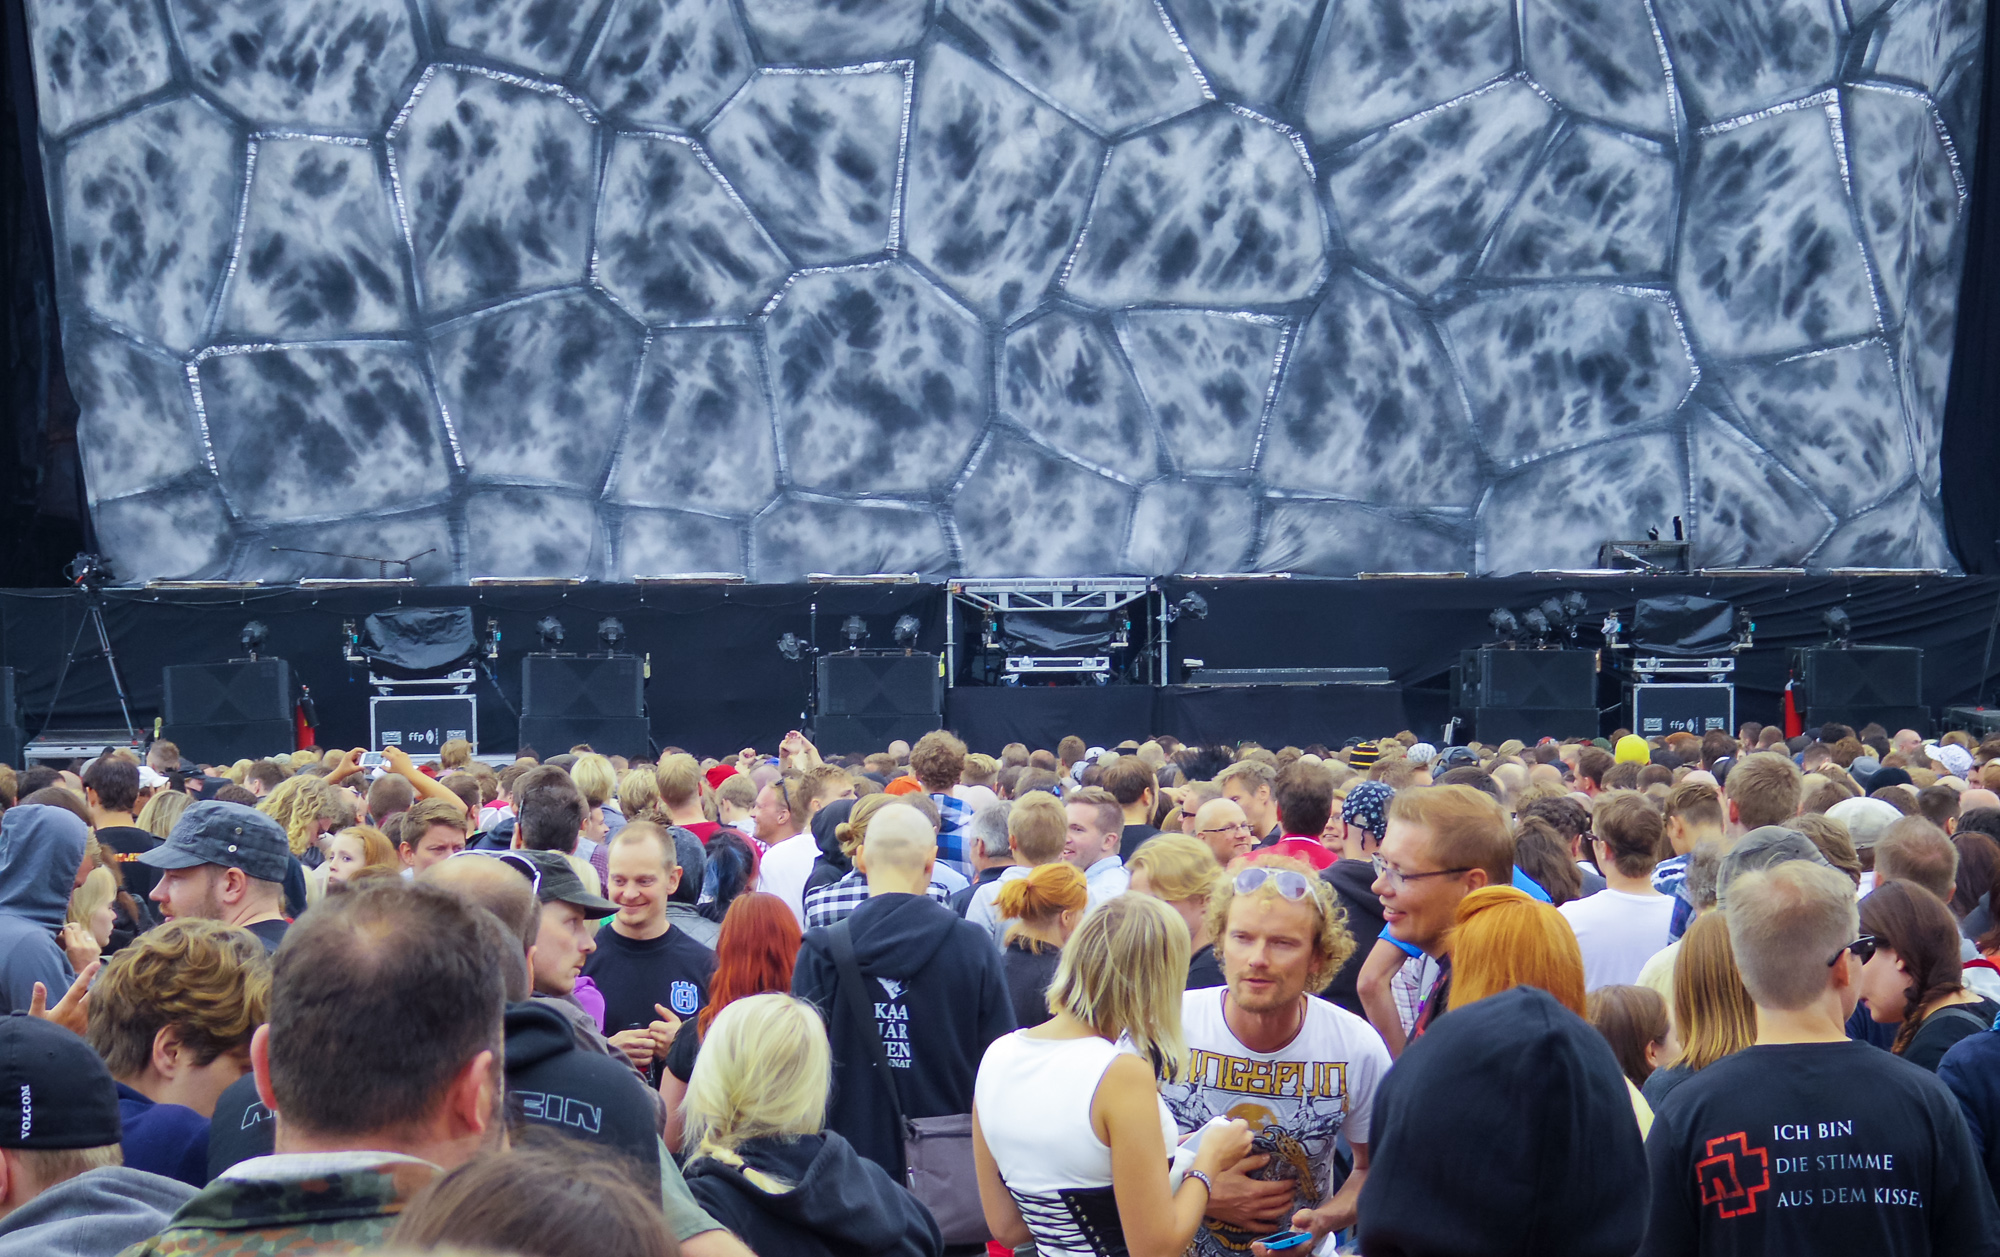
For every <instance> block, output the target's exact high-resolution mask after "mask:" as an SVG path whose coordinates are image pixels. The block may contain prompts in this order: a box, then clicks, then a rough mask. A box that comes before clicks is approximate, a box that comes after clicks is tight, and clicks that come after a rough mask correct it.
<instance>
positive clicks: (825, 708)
mask: <svg viewBox="0 0 2000 1257" xmlns="http://www.w3.org/2000/svg"><path fill="white" fill-rule="evenodd" d="M938 659H939V657H938V656H937V655H921V654H910V655H906V654H904V653H903V652H901V651H887V650H884V651H872V650H857V651H842V652H841V653H839V654H833V655H821V656H820V658H819V714H820V716H821V722H820V727H821V728H825V727H826V725H825V719H824V718H825V717H827V716H938V715H940V714H942V713H943V711H944V678H943V676H942V675H941V674H940V673H939V670H938ZM937 727H938V726H937V725H935V724H932V725H928V726H926V728H930V729H935V728H937ZM889 740H890V741H893V740H894V739H893V738H891V739H889ZM822 749H824V748H822ZM870 749H871V750H881V749H882V748H881V747H879V746H878V747H871V748H870ZM843 754H844V752H843Z"/></svg>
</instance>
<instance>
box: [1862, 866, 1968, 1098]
mask: <svg viewBox="0 0 2000 1257" xmlns="http://www.w3.org/2000/svg"><path fill="white" fill-rule="evenodd" d="M1861 934H1862V940H1861V942H1859V943H1857V944H1856V945H1855V947H1854V954H1855V956H1856V957H1857V958H1859V959H1860V960H1862V961H1863V963H1862V966H1861V994H1862V997H1863V998H1865V999H1866V1000H1867V1001H1868V1014H1869V1016H1871V1017H1873V1018H1874V1019H1875V1020H1876V1021H1878V1022H1882V1023H1885V1024H1889V1025H1894V1024H1895V1023H1897V1022H1901V1023H1902V1028H1901V1029H1900V1030H1898V1031H1897V1032H1896V1041H1895V1042H1894V1043H1893V1044H1891V1045H1890V1047H1889V1050H1890V1051H1892V1052H1894V1053H1895V1054H1896V1055H1898V1056H1900V1057H1902V1058H1903V1059H1904V1060H1906V1061H1908V1062H1910V1063H1911V1064H1912V1065H1921V1066H1923V1067H1924V1068H1925V1069H1929V1070H1935V1069H1936V1068H1937V1067H1938V1062H1939V1061H1940V1060H1942V1059H1944V1054H1945V1052H1946V1051H1947V1050H1949V1049H1950V1048H1951V1046H1952V1044H1954V1043H1957V1042H1958V1041H1959V1040H1960V1039H1963V1038H1966V1037H1967V1036H1969V1035H1974V1034H1978V1033H1979V1032H1980V1031H1982V1030H1984V1029H1986V1028H1987V1027H1988V1026H1991V1025H1992V1024H1993V1019H1994V1017H1995V1016H2000V1004H1995V1003H1994V1002H1993V1001H1992V1000H1990V999H1985V998H1983V997H1981V996H1979V995H1977V994H1975V993H1974V992H1972V991H1969V990H1967V989H1966V987H1965V984H1964V981H1963V979H1962V977H1961V974H1962V969H1961V966H1960V962H1959V958H1958V956H1959V946H1958V940H1959V934H1958V923H1957V922H1956V921H1955V920H1954V919H1953V918H1952V915H1951V909H1949V908H1947V907H1945V906H1944V904H1943V903H1941V902H1940V901H1939V900H1938V897H1937V896H1936V895H1933V894H1932V893H1931V892H1929V891H1927V890H1925V889H1924V888H1923V887H1921V886H1918V885H1916V884H1914V883H1912V882H1906V881H1902V880H1900V879H1899V880H1897V881H1892V882H1884V883H1882V884H1881V885H1879V886H1877V887H1876V888H1875V889H1874V891H1873V892H1872V893H1870V894H1869V896H1868V897H1867V898H1866V899H1863V900H1862V901H1861Z"/></svg>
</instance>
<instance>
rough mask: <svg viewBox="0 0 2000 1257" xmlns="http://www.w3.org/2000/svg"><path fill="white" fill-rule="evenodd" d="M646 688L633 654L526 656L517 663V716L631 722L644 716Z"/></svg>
mask: <svg viewBox="0 0 2000 1257" xmlns="http://www.w3.org/2000/svg"><path fill="white" fill-rule="evenodd" d="M645 687H646V676H645V664H644V661H643V660H641V659H640V658H639V657H638V656H637V655H611V656H598V657H596V658H590V657H586V656H582V655H529V656H527V657H526V658H524V659H522V660H521V715H522V717H523V718H526V717H528V716H563V717H569V718H572V719H611V720H632V719H636V718H637V717H639V716H642V715H644V714H645V711H646V694H645ZM537 749H541V748H539V747H538V748H537ZM565 749H567V748H565ZM549 753H550V754H555V752H553V751H551V752H549Z"/></svg>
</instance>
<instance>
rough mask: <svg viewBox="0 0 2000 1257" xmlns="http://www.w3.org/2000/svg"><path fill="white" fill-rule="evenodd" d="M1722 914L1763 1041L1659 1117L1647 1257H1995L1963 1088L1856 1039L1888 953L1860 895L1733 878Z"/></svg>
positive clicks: (1797, 869) (1650, 1154)
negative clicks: (1869, 969)
mask: <svg viewBox="0 0 2000 1257" xmlns="http://www.w3.org/2000/svg"><path fill="white" fill-rule="evenodd" d="M1752 758H1759V757H1752ZM1746 762H1748V761H1746ZM1761 832H1763V831H1755V832H1753V833H1752V834H1751V835H1749V837H1750V838H1754V837H1756V836H1757V833H1761ZM1745 841H1748V838H1746V839H1745ZM1732 854H1733V853H1732ZM1725 863H1727V861H1725ZM1726 871H1727V870H1725V873H1726ZM1720 908H1721V911H1722V912H1723V914H1724V916H1725V917H1726V918H1727V920H1728V922H1729V944H1730V947H1731V949H1732V951H1733V952H1734V953H1735V959H1736V968H1737V972H1738V973H1739V974H1740V975H1741V976H1742V979H1743V986H1744V989H1746V990H1747V991H1749V993H1750V998H1751V999H1752V1000H1753V1001H1755V1002H1756V1005H1757V1042H1756V1044H1755V1045H1754V1046H1752V1047H1749V1048H1746V1049H1744V1050H1743V1051H1741V1052H1738V1053H1736V1054H1735V1055H1733V1056H1727V1057H1724V1058H1723V1059H1722V1060H1720V1061H1717V1062H1716V1063H1715V1064H1713V1065H1710V1066H1708V1067H1707V1068H1705V1069H1702V1070H1700V1071H1698V1072H1696V1073H1695V1074H1694V1075H1693V1076H1692V1077H1691V1078H1689V1079H1688V1080H1687V1081H1686V1082H1683V1083H1681V1084H1680V1085H1679V1086H1678V1087H1676V1088H1675V1089H1674V1090H1673V1092H1672V1093H1671V1094H1669V1095H1668V1096H1667V1098H1666V1099H1665V1100H1663V1101H1661V1102H1660V1107H1659V1109H1658V1110H1657V1111H1656V1112H1655V1113H1654V1117H1653V1130H1652V1133H1651V1135H1650V1136H1649V1137H1648V1138H1647V1140H1646V1163H1647V1167H1648V1170H1649V1175H1648V1177H1649V1179H1650V1182H1651V1202H1650V1206H1649V1209H1648V1216H1647V1223H1646V1239H1645V1243H1644V1244H1643V1245H1641V1247H1640V1249H1639V1252H1640V1254H1641V1255H1642V1257H1665V1255H1666V1254H1670V1253H1671V1254H1674V1255H1675V1257H1679V1255H1680V1254H1689V1253H1699V1254H1732V1255H1733V1254H1765V1253H1869V1254H1871V1255H1882V1257H1901V1255H1903V1254H1931V1253H1937V1254H1952V1255H1953V1257H1956V1255H1957V1254H1989V1255H1990V1254H1994V1253H2000V1209H1996V1206H1995V1204H1994V1198H1993V1191H1992V1188H1991V1187H1990V1186H1989V1185H1988V1183H1987V1181H1986V1176H1985V1175H1984V1174H1983V1173H1982V1172H1981V1167H1980V1159H1979V1153H1978V1151H1977V1149H1976V1148H1975V1147H1974V1144H1973V1140H1972V1137H1971V1135H1970V1134H1969V1133H1968V1131H1967V1128H1966V1124H1965V1119H1964V1116H1963V1115H1962V1113H1961V1112H1960V1110H1959V1106H1958V1102H1957V1101H1956V1100H1955V1099H1954V1098H1953V1097H1952V1093H1951V1092H1950V1090H1949V1089H1947V1088H1946V1086H1945V1084H1944V1083H1942V1082H1941V1081H1939V1080H1938V1078H1937V1076H1936V1075H1934V1074H1932V1073H1931V1072H1930V1071H1929V1070H1926V1069H1923V1068H1921V1067H1919V1066H1916V1065H1913V1064H1910V1063H1909V1062H1908V1061H1905V1060H1902V1059H1899V1058H1898V1057H1895V1056H1893V1055H1891V1054H1890V1053H1888V1052H1883V1051H1880V1050H1878V1049H1877V1048H1874V1047H1871V1046H1869V1045H1868V1044H1865V1043H1856V1042H1853V1041H1851V1040H1850V1039H1848V1037H1847V1033H1846V1030H1845V1028H1844V1023H1845V1022H1846V1019H1847V1017H1848V1014H1850V1013H1851V1012H1852V1011H1853V1010H1854V1005H1855V1000H1856V997H1857V993H1858V983H1859V981H1860V974H1861V966H1862V964H1863V963H1865V962H1866V960H1867V959H1868V957H1870V956H1872V955H1873V954H1874V952H1875V946H1876V944H1875V940H1874V939H1872V938H1868V937H1865V936H1862V935H1861V934H1860V917H1859V914H1858V913H1857V912H1856V909H1855V903H1854V884H1853V883H1852V882H1850V881H1849V880H1848V879H1847V878H1846V877H1845V876H1844V875H1843V874H1841V873H1840V872H1838V871H1837V870H1834V869H1831V868H1828V867H1826V866H1825V865H1823V864H1817V863H1813V862H1810V861H1807V860H1787V861H1784V862H1782V863H1779V864H1775V865H1772V866H1771V867H1769V868H1768V869H1760V870H1756V871H1751V872H1745V873H1742V874H1740V875H1739V876H1737V877H1735V878H1733V879H1732V878H1728V877H1726V876H1725V878H1724V881H1723V897H1722V901H1721V904H1720Z"/></svg>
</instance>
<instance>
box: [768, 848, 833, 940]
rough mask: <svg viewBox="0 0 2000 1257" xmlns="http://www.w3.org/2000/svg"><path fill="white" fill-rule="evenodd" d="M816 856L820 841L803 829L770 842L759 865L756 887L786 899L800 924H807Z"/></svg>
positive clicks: (787, 905)
mask: <svg viewBox="0 0 2000 1257" xmlns="http://www.w3.org/2000/svg"><path fill="white" fill-rule="evenodd" d="M817 859H819V844H818V843H816V842H814V841H813V836H812V831H811V830H804V831H802V832H800V833H797V834H794V835H792V836H791V837H790V838H787V839H785V840H784V841H783V842H778V843H773V844H771V849H770V850H768V851H766V852H765V853H764V858H763V859H762V860H761V861H759V862H758V866H757V869H758V876H757V889H758V890H762V891H768V892H769V893H771V894H773V895H776V896H777V897H778V898H780V899H782V900H784V901H785V906H786V907H788V908H790V909H791V910H792V915H793V916H795V917H797V918H798V919H799V925H800V926H801V927H803V926H804V925H805V923H806V905H805V898H806V879H807V878H809V877H811V876H812V870H813V862H814V861H815V860H817Z"/></svg>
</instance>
